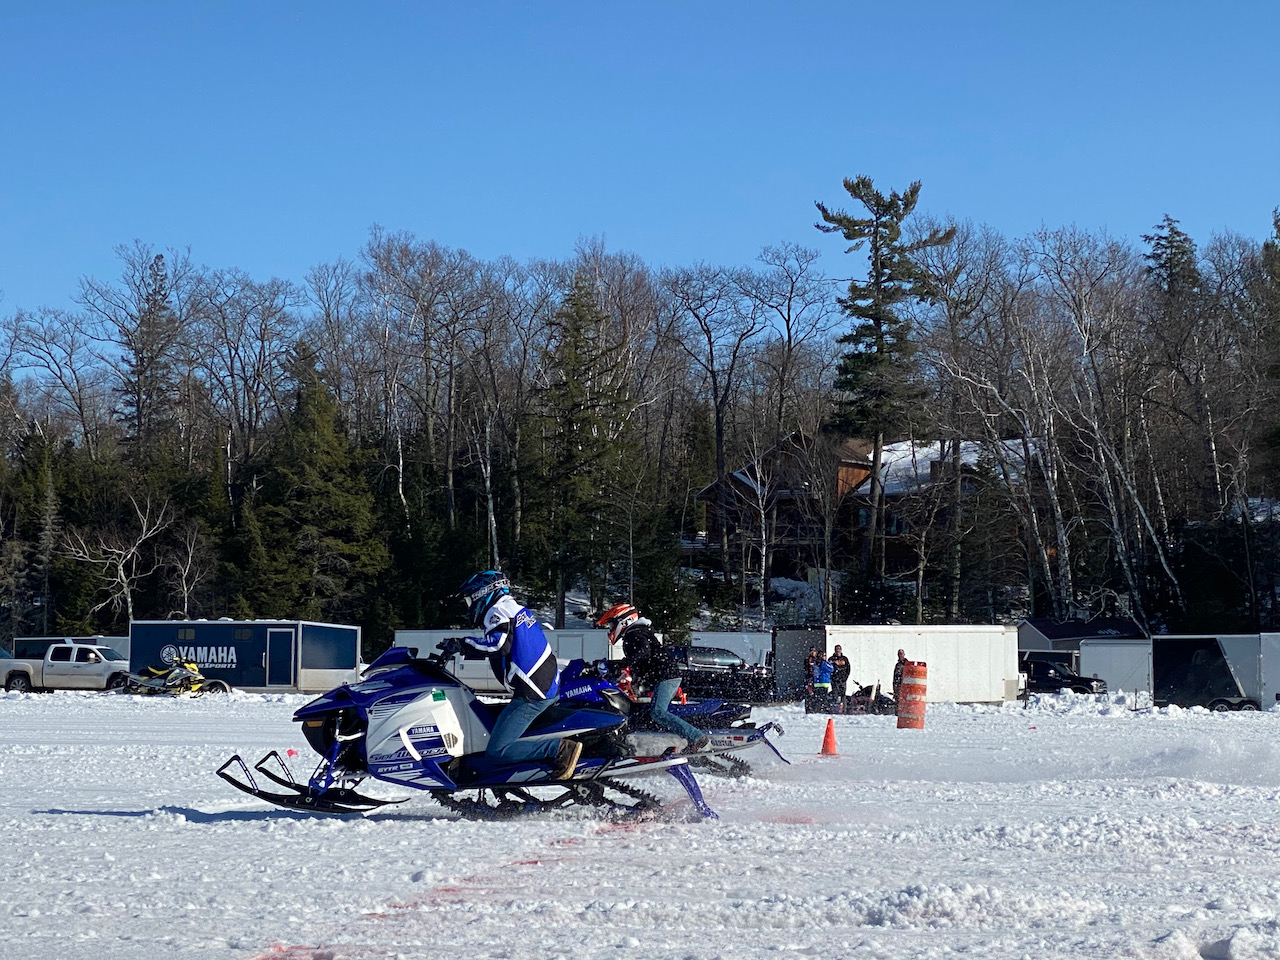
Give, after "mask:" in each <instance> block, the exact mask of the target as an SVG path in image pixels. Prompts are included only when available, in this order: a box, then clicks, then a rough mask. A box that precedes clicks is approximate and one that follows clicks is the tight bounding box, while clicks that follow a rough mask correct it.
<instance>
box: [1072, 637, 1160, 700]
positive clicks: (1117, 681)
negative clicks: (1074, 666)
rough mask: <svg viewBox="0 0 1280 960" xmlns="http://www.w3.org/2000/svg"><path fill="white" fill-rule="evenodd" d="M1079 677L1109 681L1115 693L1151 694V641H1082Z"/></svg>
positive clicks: (1111, 689) (1108, 686)
mask: <svg viewBox="0 0 1280 960" xmlns="http://www.w3.org/2000/svg"><path fill="white" fill-rule="evenodd" d="M1078 673H1079V674H1080V676H1082V677H1093V678H1094V679H1095V680H1105V681H1106V682H1107V689H1108V690H1109V691H1111V692H1112V693H1116V692H1118V691H1120V690H1124V691H1125V692H1127V693H1150V692H1151V691H1152V685H1151V641H1150V640H1136V639H1135V640H1129V639H1125V640H1117V639H1110V638H1108V639H1101V638H1096V637H1095V638H1089V639H1085V640H1081V641H1080V669H1079V670H1078Z"/></svg>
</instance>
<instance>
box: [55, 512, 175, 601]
mask: <svg viewBox="0 0 1280 960" xmlns="http://www.w3.org/2000/svg"><path fill="white" fill-rule="evenodd" d="M129 502H130V504H131V505H132V506H133V511H134V515H135V519H136V520H137V525H136V527H135V526H132V525H131V526H130V527H129V528H127V529H126V528H125V527H123V526H117V527H115V528H105V529H100V530H97V531H92V532H90V531H79V530H69V531H67V533H66V537H65V540H64V544H63V546H64V550H65V552H66V554H67V556H69V557H70V558H71V559H72V560H75V561H77V562H79V563H84V564H87V565H89V566H91V567H93V568H95V569H96V570H98V572H99V581H100V584H101V586H100V589H101V590H102V591H103V592H104V593H105V594H106V598H105V599H103V600H102V601H101V602H99V603H96V604H94V606H93V607H91V608H90V612H91V613H97V612H98V611H99V610H104V609H107V608H110V609H111V610H112V611H113V612H114V613H117V614H119V613H124V614H125V617H126V619H127V620H130V621H131V620H133V595H134V591H135V590H136V589H137V586H138V584H139V583H140V582H141V581H142V580H144V579H146V578H147V577H149V576H151V575H152V574H153V573H155V572H156V570H157V569H158V568H159V567H160V561H159V560H158V559H156V558H155V557H154V556H148V555H147V554H146V552H145V550H144V548H145V547H146V545H147V544H148V543H149V542H150V541H151V540H153V539H154V538H155V537H156V536H158V535H159V534H160V533H161V532H162V531H163V530H164V529H165V528H166V527H167V526H168V525H169V523H170V522H171V518H170V516H169V504H168V502H167V501H165V502H163V503H161V504H159V505H158V506H157V505H156V504H155V503H153V502H152V501H151V500H150V498H145V499H143V500H142V501H141V502H139V500H138V499H137V498H136V497H134V496H132V495H130V497H129Z"/></svg>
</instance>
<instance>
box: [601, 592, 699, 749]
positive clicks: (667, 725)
mask: <svg viewBox="0 0 1280 960" xmlns="http://www.w3.org/2000/svg"><path fill="white" fill-rule="evenodd" d="M596 626H598V627H604V628H606V629H607V630H608V631H609V643H610V644H614V643H617V642H619V641H621V642H622V655H623V657H624V658H625V660H624V663H625V664H626V666H628V667H630V668H631V677H632V680H633V681H634V682H636V683H637V684H642V685H644V686H646V687H649V688H650V689H651V690H652V691H653V692H652V694H651V700H650V704H649V715H650V716H652V717H653V722H654V723H656V724H657V725H658V726H659V727H661V728H662V729H663V730H669V731H670V732H672V733H675V734H679V735H680V736H682V737H684V738H685V740H687V741H688V746H686V747H685V752H687V753H696V752H698V751H699V750H705V749H706V748H707V747H708V746H709V745H710V743H711V737H710V736H709V735H708V734H707V732H706V731H705V730H699V729H698V728H697V727H695V726H694V725H693V724H691V723H689V722H687V721H685V720H683V719H681V718H680V717H677V716H676V715H675V714H673V713H672V712H671V710H670V706H671V698H672V697H674V696H675V693H676V690H678V689H679V687H680V667H679V664H678V663H677V662H676V659H675V657H673V656H672V655H671V652H670V651H669V650H667V649H666V648H665V647H663V645H662V641H661V640H659V639H658V636H657V634H655V633H654V632H653V624H652V623H651V622H650V621H649V620H646V619H645V618H644V617H642V616H640V612H639V611H638V610H637V609H636V608H635V607H633V606H632V605H631V604H629V603H619V604H617V605H616V606H612V607H610V608H609V609H608V610H606V611H605V612H604V614H603V615H602V616H601V617H600V619H599V620H597V621H596Z"/></svg>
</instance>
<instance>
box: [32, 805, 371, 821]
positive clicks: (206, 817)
mask: <svg viewBox="0 0 1280 960" xmlns="http://www.w3.org/2000/svg"><path fill="white" fill-rule="evenodd" d="M31 812H32V814H43V815H47V816H67V815H70V816H76V817H123V818H126V819H128V818H134V817H154V816H157V815H160V814H169V815H170V816H175V817H181V818H182V819H184V820H186V821H187V822H188V823H260V822H262V821H264V820H313V819H315V817H316V814H314V813H308V812H306V811H302V810H298V811H294V810H224V811H222V812H220V813H209V812H207V811H205V810H197V809H195V808H194V807H153V808H151V809H150V810H64V809H61V808H59V807H51V808H50V809H48V810H32V811H31ZM327 816H336V817H337V819H340V820H345V819H354V818H356V817H358V816H359V815H358V814H327Z"/></svg>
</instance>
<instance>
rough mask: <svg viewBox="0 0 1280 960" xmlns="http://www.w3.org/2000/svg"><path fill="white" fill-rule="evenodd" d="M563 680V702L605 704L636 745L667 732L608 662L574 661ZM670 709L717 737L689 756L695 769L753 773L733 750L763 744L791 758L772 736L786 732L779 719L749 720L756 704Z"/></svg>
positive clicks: (714, 702) (696, 703)
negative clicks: (622, 722)
mask: <svg viewBox="0 0 1280 960" xmlns="http://www.w3.org/2000/svg"><path fill="white" fill-rule="evenodd" d="M560 684H561V686H560V699H561V701H562V702H564V703H574V704H581V705H583V706H603V707H606V708H607V709H609V710H612V711H613V712H615V713H617V714H618V715H619V716H621V717H624V718H626V719H627V722H628V727H629V729H630V731H631V733H632V734H633V736H632V737H631V738H630V742H631V743H632V744H634V743H635V742H636V740H638V739H640V738H638V737H635V736H634V734H645V733H650V732H658V733H663V734H665V731H662V730H661V729H660V728H659V727H658V726H657V725H656V724H655V723H653V721H652V720H651V719H650V717H649V711H648V709H646V708H643V707H642V709H636V706H637V705H638V704H639V703H640V702H639V701H637V700H635V699H633V698H632V697H631V696H629V695H628V694H627V693H626V692H625V691H624V690H623V689H621V688H620V687H619V686H618V685H617V684H616V683H614V681H613V680H612V679H611V677H610V665H609V663H608V661H604V660H599V661H596V662H595V663H593V664H588V663H586V662H585V661H583V660H571V661H569V665H568V666H566V667H565V668H564V670H563V671H562V672H561V675H560ZM668 709H670V710H671V712H672V713H675V714H677V715H678V716H680V717H682V718H683V719H685V720H687V721H689V722H690V723H692V724H693V725H694V726H696V727H698V728H699V729H700V730H706V731H707V733H708V735H709V736H710V737H711V745H710V746H709V747H708V748H707V749H706V750H703V751H701V752H699V753H695V754H687V756H688V757H689V762H690V763H691V764H692V765H693V766H694V767H697V768H701V769H705V770H707V771H708V772H710V773H717V774H721V775H725V776H731V777H743V776H748V775H750V773H751V765H750V764H748V763H747V762H746V761H745V760H743V759H742V758H740V757H735V756H729V754H732V753H737V752H739V751H741V750H745V749H746V748H747V747H751V746H755V745H756V744H758V743H761V744H764V745H765V746H767V747H768V748H769V749H770V750H772V751H773V752H774V753H775V754H776V755H777V756H778V758H779V759H780V760H781V761H782V762H783V763H790V762H791V761H790V760H788V759H787V758H786V757H784V756H783V755H782V753H781V751H779V750H778V748H777V747H776V746H774V744H773V742H772V741H771V740H770V739H769V738H768V736H767V734H768V733H770V732H771V731H772V732H775V733H777V734H778V736H782V734H783V730H782V727H781V726H780V725H779V724H777V723H775V722H773V721H770V722H769V723H766V724H764V725H763V726H757V725H756V724H754V723H752V722H751V721H750V719H749V718H750V716H751V706H750V704H745V703H734V702H732V701H729V700H698V701H693V702H690V703H672V704H671V706H670V707H669V708H668Z"/></svg>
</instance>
